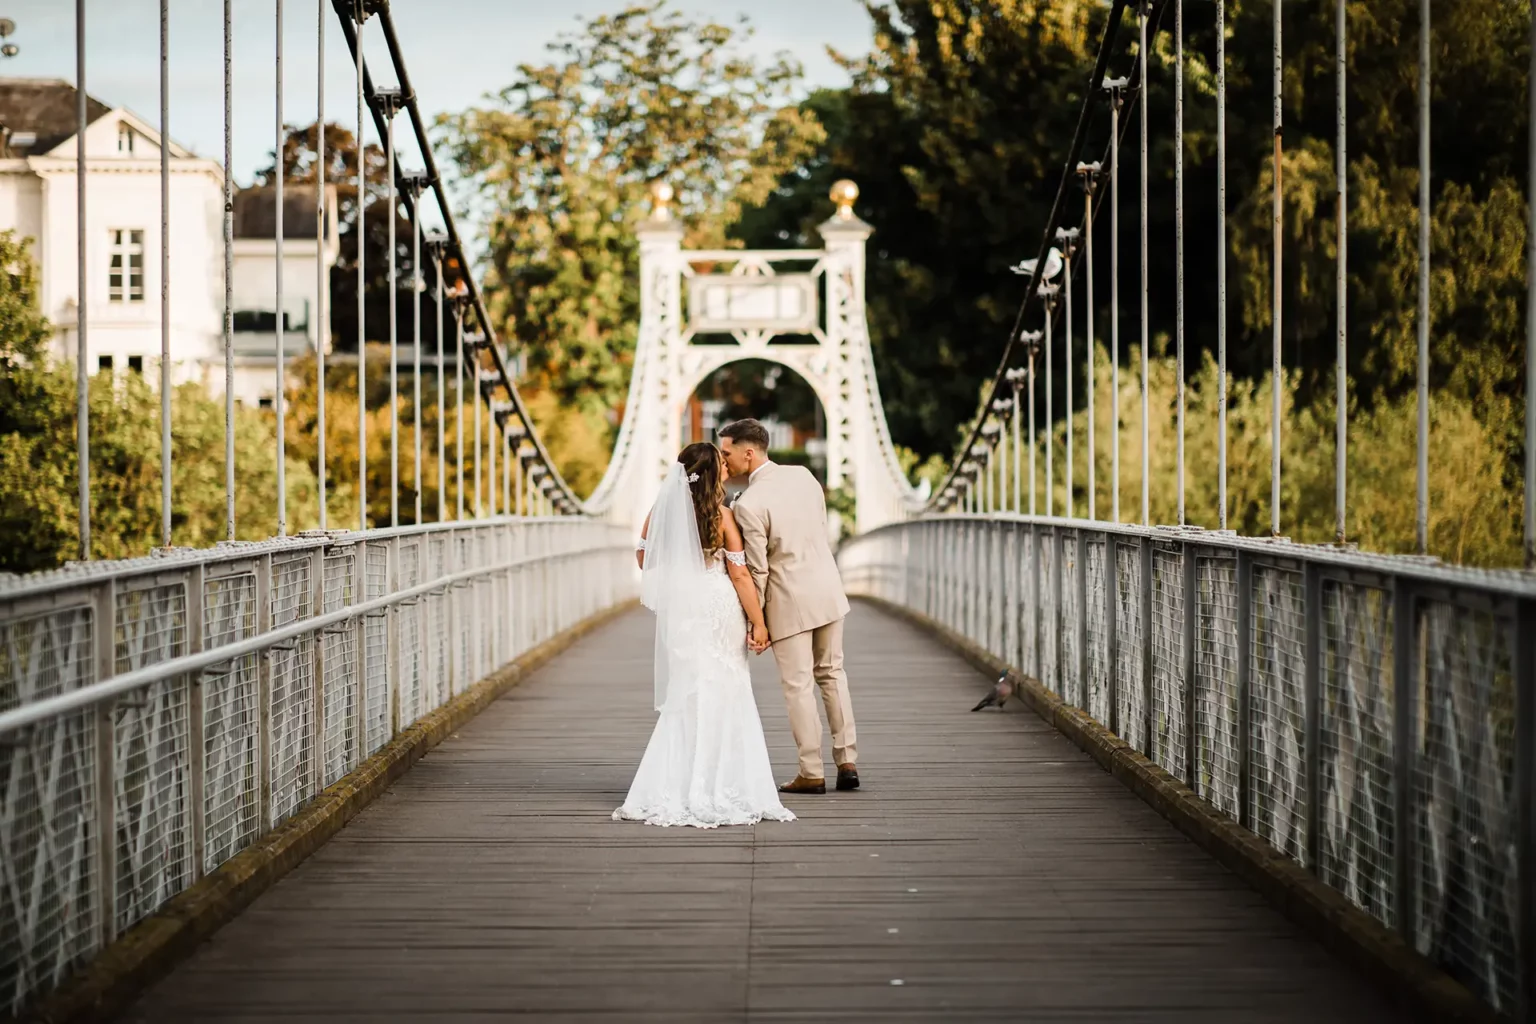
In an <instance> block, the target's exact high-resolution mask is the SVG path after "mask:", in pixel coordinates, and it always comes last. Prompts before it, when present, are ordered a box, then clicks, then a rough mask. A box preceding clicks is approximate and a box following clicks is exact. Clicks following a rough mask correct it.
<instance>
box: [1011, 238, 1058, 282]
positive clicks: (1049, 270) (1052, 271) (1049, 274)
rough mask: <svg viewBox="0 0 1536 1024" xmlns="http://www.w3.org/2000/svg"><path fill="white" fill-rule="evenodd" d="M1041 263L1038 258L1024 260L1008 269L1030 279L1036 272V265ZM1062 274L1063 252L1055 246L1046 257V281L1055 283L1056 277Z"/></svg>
mask: <svg viewBox="0 0 1536 1024" xmlns="http://www.w3.org/2000/svg"><path fill="white" fill-rule="evenodd" d="M1039 262H1040V260H1039V258H1038V257H1036V258H1035V259H1032V260H1022V261H1021V262H1019V263H1017V264H1015V265H1014V266H1011V267H1009V268H1008V269H1009V270H1011V271H1013V272H1014V273H1015V274H1019V275H1021V276H1024V277H1029V276H1031V275H1033V274H1034V272H1035V265H1036V264H1038V263H1039ZM1060 273H1061V250H1060V249H1058V248H1056V247H1055V246H1054V245H1053V246H1051V251H1050V252H1049V253H1048V254H1047V255H1046V257H1045V278H1044V280H1046V281H1054V280H1055V279H1056V275H1057V274H1060Z"/></svg>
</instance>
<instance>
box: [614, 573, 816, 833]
mask: <svg viewBox="0 0 1536 1024" xmlns="http://www.w3.org/2000/svg"><path fill="white" fill-rule="evenodd" d="M721 555H723V558H722V557H721ZM721 555H717V556H716V557H715V559H714V560H713V562H712V563H711V564H710V565H709V566H708V568H707V570H706V572H705V574H704V576H703V583H702V593H698V594H695V595H693V596H694V598H696V600H694V601H691V602H690V605H689V612H688V618H687V621H686V623H685V624H674V625H673V627H672V630H673V633H674V635H676V636H678V637H681V638H686V643H681V642H679V641H673V643H672V646H673V648H674V649H673V650H671V651H669V652H668V656H669V658H670V665H671V677H672V678H671V679H670V681H669V682H668V684H667V689H666V698H665V701H664V702H663V703H662V705H661V707H660V709H659V710H660V713H661V717H660V719H658V721H657V722H656V729H655V731H654V732H652V733H651V741H650V743H649V744H648V745H647V746H646V748H645V756H644V757H642V758H641V759H640V768H639V770H638V771H636V772H635V780H634V782H633V783H632V784H631V785H630V787H629V796H628V797H627V798H626V799H625V801H624V806H622V807H620V808H619V809H618V810H616V811H614V812H613V817H614V819H615V820H630V821H643V822H646V823H647V824H651V825H692V826H695V827H697V828H715V827H716V826H719V825H751V824H755V823H757V822H758V821H761V820H762V819H764V818H768V819H771V820H773V821H793V820H794V817H795V816H794V815H793V814H792V813H790V812H789V811H787V810H785V808H784V805H783V804H781V803H780V802H779V793H778V787H777V785H776V784H775V783H774V780H773V771H772V768H771V767H770V765H769V763H768V745H767V743H766V742H764V740H763V724H762V721H761V720H760V719H759V718H758V715H757V702H756V701H755V700H754V699H753V697H752V678H751V674H750V672H749V671H748V668H747V624H746V617H745V616H744V615H743V614H742V611H741V604H740V602H739V601H738V600H737V597H736V589H735V587H734V586H732V584H731V579H730V577H729V576H727V575H726V571H725V561H724V559H725V558H728V559H730V560H731V561H732V562H734V563H735V564H737V565H742V564H745V559H744V556H742V554H741V552H736V551H731V552H722V553H721ZM678 625H683V627H684V628H681V629H679V628H677V626H678ZM658 628H661V627H658Z"/></svg>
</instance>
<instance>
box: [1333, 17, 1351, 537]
mask: <svg viewBox="0 0 1536 1024" xmlns="http://www.w3.org/2000/svg"><path fill="white" fill-rule="evenodd" d="M1344 3H1345V0H1338V5H1337V8H1336V13H1335V21H1336V25H1335V36H1336V47H1337V54H1336V57H1335V60H1336V63H1337V68H1336V70H1335V75H1336V79H1337V81H1336V85H1337V89H1338V96H1337V99H1336V102H1335V111H1336V116H1337V120H1338V124H1337V128H1338V140H1337V142H1336V143H1335V144H1334V158H1335V174H1336V176H1337V179H1338V184H1337V188H1336V191H1337V192H1338V196H1337V200H1338V266H1337V267H1336V268H1335V271H1336V273H1335V289H1336V295H1335V298H1334V303H1335V309H1334V316H1335V317H1336V318H1337V320H1338V324H1337V353H1336V355H1337V359H1336V363H1335V366H1334V370H1333V375H1334V388H1335V399H1334V401H1335V404H1336V406H1337V408H1336V409H1335V410H1334V453H1333V458H1334V461H1333V514H1334V529H1333V539H1334V541H1335V542H1336V543H1339V544H1343V543H1344V529H1345V511H1346V510H1345V496H1346V495H1347V493H1348V488H1347V487H1346V480H1347V476H1346V474H1347V471H1348V470H1347V465H1346V462H1345V455H1346V453H1347V451H1348V442H1349V437H1348V429H1349V423H1348V421H1349V370H1348V367H1349V361H1348V358H1347V355H1348V345H1349V334H1348V331H1347V329H1346V327H1345V324H1346V323H1347V315H1346V314H1347V312H1348V304H1349V255H1348V253H1349V223H1348V221H1349V205H1348V187H1349V183H1348V179H1347V177H1346V176H1347V174H1348V170H1349V160H1348V155H1347V151H1346V147H1345V143H1346V141H1347V140H1346V135H1345V124H1346V120H1345V115H1346V112H1347V111H1346V106H1345V104H1346V102H1347V100H1346V94H1345V88H1346V85H1347V82H1348V77H1347V76H1348V74H1349V69H1348V50H1347V42H1348V38H1347V26H1348V22H1347V19H1346V16H1345V10H1344Z"/></svg>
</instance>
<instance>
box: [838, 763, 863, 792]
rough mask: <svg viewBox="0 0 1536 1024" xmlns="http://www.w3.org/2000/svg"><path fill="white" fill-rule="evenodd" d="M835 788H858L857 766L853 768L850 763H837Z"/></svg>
mask: <svg viewBox="0 0 1536 1024" xmlns="http://www.w3.org/2000/svg"><path fill="white" fill-rule="evenodd" d="M837 788H838V789H840V790H845V789H858V788H859V770H858V769H857V768H855V767H854V766H853V765H851V764H840V765H838V766H837Z"/></svg>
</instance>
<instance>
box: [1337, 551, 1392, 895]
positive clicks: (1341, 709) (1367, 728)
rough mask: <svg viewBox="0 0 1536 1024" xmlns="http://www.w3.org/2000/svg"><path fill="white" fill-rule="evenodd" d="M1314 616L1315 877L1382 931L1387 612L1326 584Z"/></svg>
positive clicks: (1371, 598)
mask: <svg viewBox="0 0 1536 1024" xmlns="http://www.w3.org/2000/svg"><path fill="white" fill-rule="evenodd" d="M1322 615H1323V622H1322V636H1323V649H1322V652H1321V653H1322V665H1321V680H1320V682H1321V693H1320V705H1319V709H1318V710H1319V720H1318V721H1319V729H1320V749H1319V755H1320V760H1319V765H1318V771H1319V773H1320V774H1319V778H1318V783H1319V796H1318V800H1319V836H1320V842H1319V846H1318V874H1319V876H1320V877H1321V878H1322V879H1323V880H1324V881H1325V882H1327V883H1328V884H1329V885H1332V886H1334V887H1335V888H1337V889H1339V890H1340V891H1342V892H1343V893H1344V895H1345V896H1347V897H1349V899H1350V900H1351V901H1352V902H1353V903H1355V904H1356V905H1357V906H1359V907H1360V908H1361V909H1362V910H1366V911H1369V912H1370V913H1371V914H1373V915H1375V916H1376V917H1377V918H1379V919H1380V920H1381V921H1382V922H1383V923H1385V924H1388V925H1390V924H1392V923H1393V922H1394V919H1395V916H1396V915H1395V914H1394V909H1393V901H1392V887H1393V867H1392V857H1393V844H1394V843H1395V842H1396V828H1395V827H1394V818H1393V807H1392V703H1393V701H1392V696H1393V695H1392V677H1391V671H1392V613H1391V602H1390V599H1389V596H1388V594H1387V593H1386V591H1383V590H1381V589H1379V588H1377V587H1372V586H1362V585H1360V584H1357V583H1351V582H1347V581H1344V580H1325V581H1324V583H1323V602H1322Z"/></svg>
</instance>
